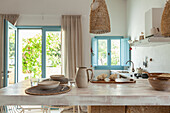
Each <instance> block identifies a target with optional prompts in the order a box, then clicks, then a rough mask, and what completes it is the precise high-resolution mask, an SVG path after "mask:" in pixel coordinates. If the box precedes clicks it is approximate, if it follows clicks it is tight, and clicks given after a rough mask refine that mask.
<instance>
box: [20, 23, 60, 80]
mask: <svg viewBox="0 0 170 113" xmlns="http://www.w3.org/2000/svg"><path fill="white" fill-rule="evenodd" d="M17 28H18V37H19V44H18V45H19V54H18V57H19V59H18V62H19V65H18V68H19V69H18V73H19V74H18V80H19V82H20V81H23V80H25V79H28V78H32V77H34V78H41V77H42V78H49V77H50V75H54V74H61V27H58V26H32V27H31V26H29V27H27V26H25V27H23V26H21V27H20V26H18V27H17Z"/></svg>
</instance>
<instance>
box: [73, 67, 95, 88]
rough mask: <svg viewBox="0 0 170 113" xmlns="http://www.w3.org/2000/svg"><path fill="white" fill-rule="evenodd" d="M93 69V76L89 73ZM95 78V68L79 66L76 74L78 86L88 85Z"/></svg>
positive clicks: (84, 86)
mask: <svg viewBox="0 0 170 113" xmlns="http://www.w3.org/2000/svg"><path fill="white" fill-rule="evenodd" d="M89 71H91V77H90V75H89ZM92 78H93V70H92V69H87V67H79V68H78V71H77V75H76V80H75V81H76V85H77V87H78V88H86V87H88V83H89V81H90V80H91V79H92Z"/></svg>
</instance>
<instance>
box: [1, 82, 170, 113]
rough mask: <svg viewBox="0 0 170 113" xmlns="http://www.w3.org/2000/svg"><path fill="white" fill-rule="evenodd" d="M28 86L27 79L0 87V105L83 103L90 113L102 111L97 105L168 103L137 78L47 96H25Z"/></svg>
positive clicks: (169, 98) (165, 96) (164, 94)
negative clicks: (135, 79)
mask: <svg viewBox="0 0 170 113" xmlns="http://www.w3.org/2000/svg"><path fill="white" fill-rule="evenodd" d="M28 87H30V82H29V80H27V81H23V82H20V83H17V84H14V85H12V86H9V87H6V88H2V89H0V105H87V106H89V111H93V112H94V110H95V109H96V111H97V110H100V112H103V111H102V108H103V109H104V107H102V108H101V106H105V107H106V108H107V109H108V110H109V108H111V109H112V110H113V108H112V107H114V108H115V106H119V107H122V109H123V110H125V109H127V108H126V107H125V106H159V107H160V106H170V92H163V91H156V90H153V88H152V87H151V86H150V84H149V83H148V81H147V80H137V81H136V83H134V84H133V83H131V84H92V83H90V84H89V87H88V88H82V89H79V88H76V87H72V90H71V91H70V92H68V93H65V94H60V95H51V96H32V95H27V94H25V89H26V88H28ZM90 106H91V107H90ZM98 108H100V109H98ZM133 108H134V107H133ZM161 108H162V107H161ZM167 108H168V109H169V107H166V110H167ZM116 109H118V107H116ZM142 109H143V108H142ZM147 109H148V108H147ZM154 109H155V108H154ZM100 112H98V113H100ZM94 113H95V112H94ZM107 113H110V112H109V111H108V112H107ZM112 113H113V112H112ZM120 113H121V112H120ZM130 113H131V112H130ZM168 113H169V112H168Z"/></svg>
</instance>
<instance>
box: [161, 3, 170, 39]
mask: <svg viewBox="0 0 170 113" xmlns="http://www.w3.org/2000/svg"><path fill="white" fill-rule="evenodd" d="M161 32H162V35H163V36H165V37H170V0H168V1H167V3H166V6H165V9H164V12H163V15H162V22H161Z"/></svg>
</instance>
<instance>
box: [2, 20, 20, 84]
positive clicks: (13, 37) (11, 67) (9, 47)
mask: <svg viewBox="0 0 170 113" xmlns="http://www.w3.org/2000/svg"><path fill="white" fill-rule="evenodd" d="M4 21H5V26H4V28H5V29H4V31H5V32H4V33H5V35H4V87H6V86H8V85H10V84H15V83H16V82H17V76H16V75H17V52H16V50H17V28H16V27H15V26H14V25H12V24H11V23H10V22H9V21H7V20H4Z"/></svg>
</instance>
